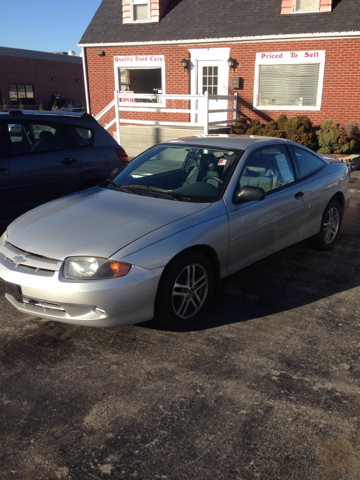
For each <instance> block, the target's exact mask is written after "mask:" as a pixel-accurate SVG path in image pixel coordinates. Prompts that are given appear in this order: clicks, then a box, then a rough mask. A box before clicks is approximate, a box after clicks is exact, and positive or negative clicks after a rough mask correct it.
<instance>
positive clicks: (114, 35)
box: [80, 0, 360, 129]
mask: <svg viewBox="0 0 360 480" xmlns="http://www.w3.org/2000/svg"><path fill="white" fill-rule="evenodd" d="M359 28H360V0H266V1H261V0H226V1H221V2H219V1H218V0H151V1H150V0H103V1H102V3H101V5H100V7H99V9H98V11H97V12H96V14H95V16H94V18H93V19H92V21H91V23H90V24H89V26H88V28H87V30H86V31H85V33H84V35H83V37H82V39H81V41H80V45H81V46H82V48H83V51H84V61H85V72H86V92H87V102H88V108H89V111H91V113H92V114H95V115H96V114H98V113H99V112H100V111H101V110H102V109H103V108H104V107H105V106H106V105H108V104H109V103H110V102H111V101H112V100H113V98H114V89H116V90H119V91H129V92H134V93H135V94H136V93H143V94H150V93H159V94H167V95H168V94H193V95H198V94H200V95H202V94H203V93H204V92H205V91H208V92H209V93H210V94H216V95H233V94H234V93H237V94H238V98H239V102H238V112H239V116H247V117H249V118H259V119H260V120H261V121H263V122H265V121H269V120H271V119H276V118H277V117H278V116H279V115H280V114H286V115H287V116H288V117H289V118H291V117H293V116H295V115H298V114H306V115H308V116H309V117H310V118H311V120H312V121H313V122H314V123H315V124H320V123H321V122H322V121H323V120H325V119H330V118H331V119H333V120H334V121H335V122H338V123H341V124H345V123H347V122H350V121H357V122H359V121H360V115H359V111H360V109H359V105H360V89H359V87H358V84H359V78H360V30H359ZM162 102H163V100H162V99H158V100H157V105H156V106H157V107H158V108H157V111H156V112H150V111H149V112H147V111H146V107H149V110H150V107H153V106H154V104H153V103H148V104H146V103H144V105H143V107H144V108H143V109H142V111H141V112H135V113H132V114H131V118H134V119H142V120H143V121H144V122H146V121H151V120H153V121H154V120H156V121H161V120H162V119H163V118H165V114H162V112H161V109H162V108H163V107H164V105H163V103H162ZM128 115H130V113H128V112H126V113H124V114H123V118H124V116H125V117H126V116H128ZM179 115H180V114H179V113H176V112H174V113H173V114H172V117H173V119H174V120H176V118H178V116H179ZM166 118H167V119H168V118H169V114H168V115H167V117H166ZM112 128H113V129H114V127H112Z"/></svg>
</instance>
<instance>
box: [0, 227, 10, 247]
mask: <svg viewBox="0 0 360 480" xmlns="http://www.w3.org/2000/svg"><path fill="white" fill-rule="evenodd" d="M7 238H8V232H7V230H5V232H4V233H3V234H2V235H1V237H0V245H4V243H5V242H6V240H7Z"/></svg>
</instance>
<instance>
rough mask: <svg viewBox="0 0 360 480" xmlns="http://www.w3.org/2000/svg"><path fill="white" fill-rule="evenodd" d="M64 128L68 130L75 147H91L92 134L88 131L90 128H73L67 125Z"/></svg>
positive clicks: (92, 141)
mask: <svg viewBox="0 0 360 480" xmlns="http://www.w3.org/2000/svg"><path fill="white" fill-rule="evenodd" d="M66 128H67V129H68V130H69V132H70V135H71V138H72V139H73V141H74V142H75V144H76V147H78V148H81V147H92V145H93V143H94V132H93V131H92V130H90V128H82V127H75V126H72V125H67V127H66Z"/></svg>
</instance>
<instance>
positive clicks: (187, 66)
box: [181, 58, 189, 70]
mask: <svg viewBox="0 0 360 480" xmlns="http://www.w3.org/2000/svg"><path fill="white" fill-rule="evenodd" d="M181 65H182V66H183V67H184V70H188V68H189V60H187V59H186V58H183V59H182V60H181Z"/></svg>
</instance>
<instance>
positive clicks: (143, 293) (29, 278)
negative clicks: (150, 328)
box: [0, 244, 163, 327]
mask: <svg viewBox="0 0 360 480" xmlns="http://www.w3.org/2000/svg"><path fill="white" fill-rule="evenodd" d="M61 263H62V262H61V261H58V260H56V259H47V258H44V257H38V256H35V255H32V254H30V253H28V252H24V251H20V250H19V249H17V248H16V247H14V246H12V245H11V244H5V245H1V246H0V278H1V279H3V280H4V281H5V282H6V283H5V284H6V285H9V284H13V286H14V287H12V286H11V285H10V287H11V288H5V289H3V290H4V291H3V294H4V295H5V297H6V298H7V299H8V300H9V301H10V302H11V303H12V304H13V305H14V307H16V308H17V309H18V310H20V311H21V312H24V313H27V314H29V315H33V316H36V317H42V318H47V319H50V320H55V321H58V322H63V323H70V324H75V325H84V326H92V327H114V326H119V325H131V324H134V323H140V322H144V321H146V320H150V319H152V318H153V316H154V303H155V296H156V291H157V287H158V283H159V279H160V276H161V273H162V270H163V269H162V268H159V269H155V270H146V269H143V268H141V267H137V266H133V267H132V268H131V270H130V272H129V273H128V274H127V275H126V276H125V277H120V278H112V279H106V280H88V281H75V280H67V279H65V278H64V277H63V276H62V273H61V271H60V267H61ZM16 286H19V287H20V288H16Z"/></svg>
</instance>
